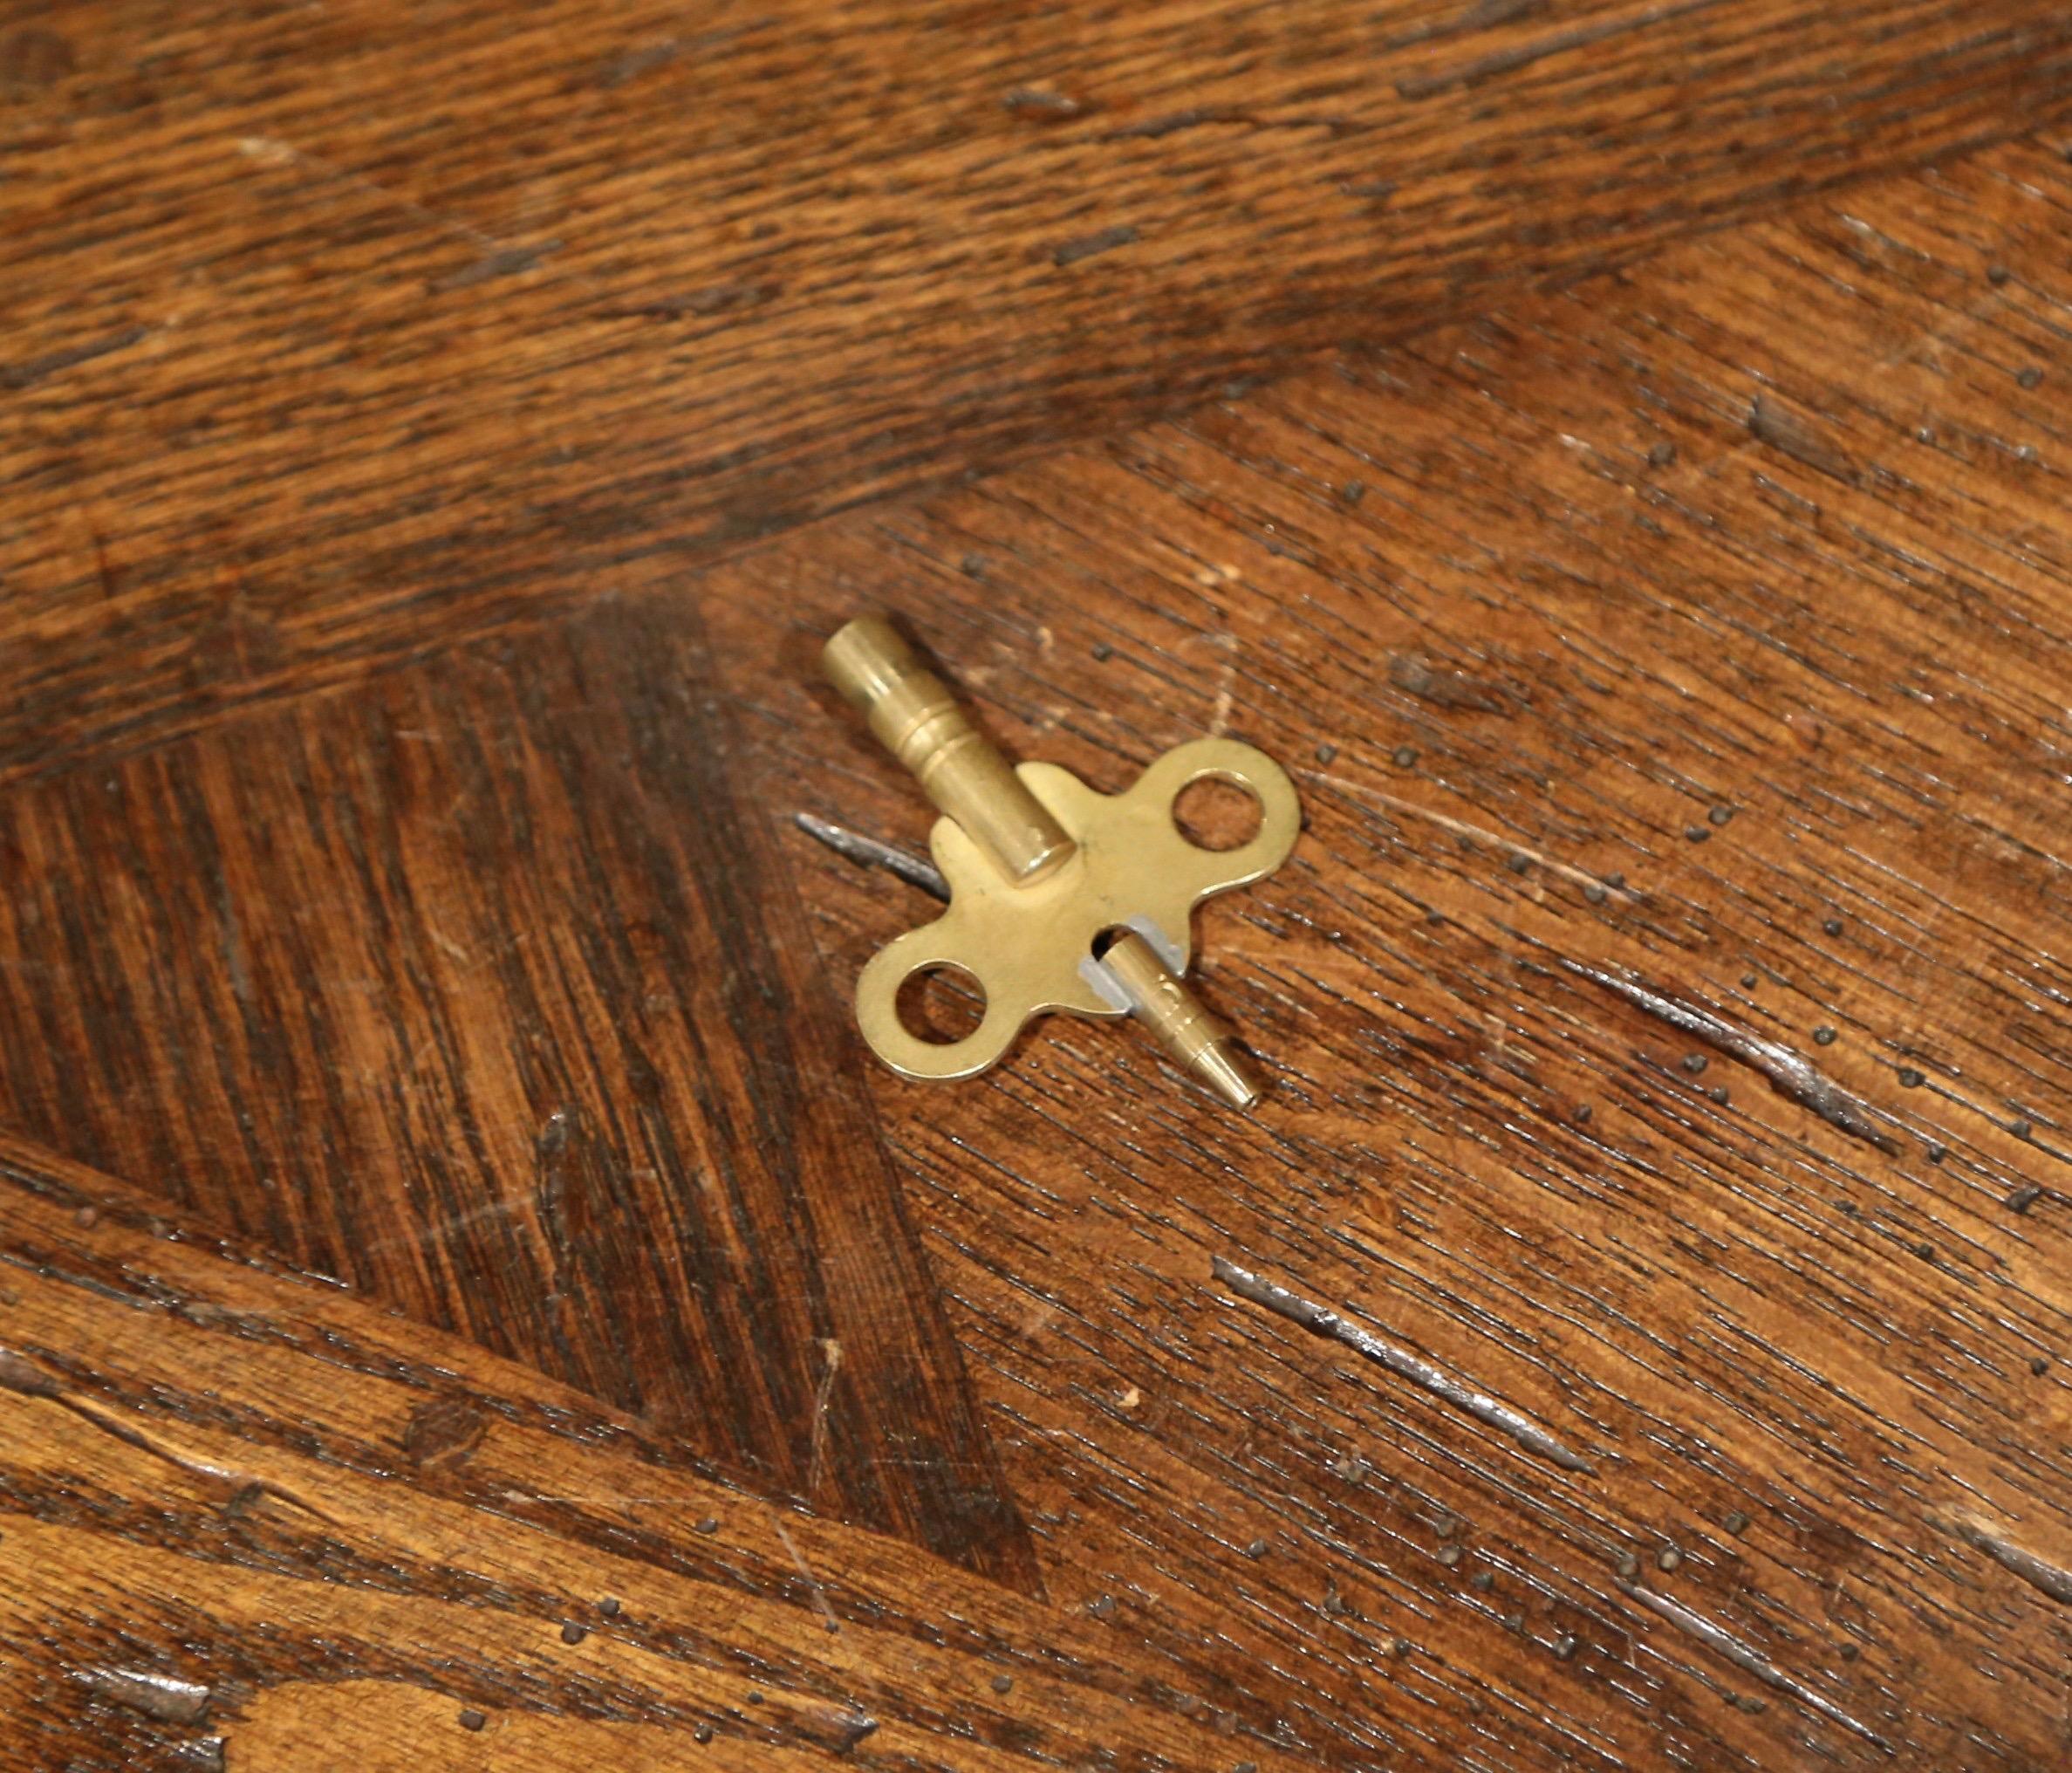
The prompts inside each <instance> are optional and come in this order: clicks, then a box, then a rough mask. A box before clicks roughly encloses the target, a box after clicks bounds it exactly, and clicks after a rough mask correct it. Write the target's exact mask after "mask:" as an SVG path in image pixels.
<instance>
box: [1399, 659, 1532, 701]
mask: <svg viewBox="0 0 2072 1773" xmlns="http://www.w3.org/2000/svg"><path fill="white" fill-rule="evenodd" d="M1389 681H1390V682H1391V683H1392V684H1394V685H1395V686H1396V688H1398V689H1400V690H1401V691H1403V693H1404V694H1405V695H1414V696H1416V697H1417V698H1418V700H1419V702H1430V703H1431V704H1432V705H1433V707H1434V708H1446V709H1474V710H1476V711H1477V712H1479V713H1482V714H1508V713H1509V712H1510V710H1509V709H1508V707H1507V706H1506V704H1505V702H1504V700H1503V698H1502V697H1501V695H1498V694H1497V693H1496V691H1495V690H1494V689H1492V688H1490V687H1489V686H1488V685H1487V683H1482V682H1480V681H1477V680H1476V679H1474V678H1473V677H1470V676H1469V675H1468V674H1467V673H1466V672H1465V671H1449V670H1444V669H1440V668H1439V667H1434V666H1433V663H1432V661H1430V660H1428V659H1422V658H1419V657H1418V656H1417V655H1416V654H1409V653H1399V654H1397V655H1396V656H1395V657H1394V658H1393V659H1392V660H1390V661H1389Z"/></svg>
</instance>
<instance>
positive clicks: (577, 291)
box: [0, 0, 2072, 773]
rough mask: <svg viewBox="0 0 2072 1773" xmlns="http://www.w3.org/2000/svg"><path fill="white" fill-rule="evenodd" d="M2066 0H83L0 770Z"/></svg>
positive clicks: (1538, 223)
mask: <svg viewBox="0 0 2072 1773" xmlns="http://www.w3.org/2000/svg"><path fill="white" fill-rule="evenodd" d="M2069 81H2072V18H2068V17H2067V16H2066V14H2065V12H2064V10H2063V9H2062V7H2056V6H2050V5H2042V4H2038V3H2036V0H1963V3H1958V0H1849V3H1843V4H1836V3H1831V0H1830V3H1821V4H1814V3H1809V0H1678V3H1669V4H1642V3H1636V0H1566V3H1536V0H1518V3H1512V0H1498V3H1494V4H1487V3H1485V4H1474V5H1470V4H1467V3H1464V0H1463V3H1457V4H1441V3H1434V0H1414V3H1412V0H1396V3H1393V4H1387V5H1379V6H1349V5H1344V4H1342V3H1339V0H1303V3H1298V4H1280V5H1275V6H1273V7H1270V8H1268V7H1256V6H1215V7H1207V8H1204V7H1201V6H1199V5H1196V4H1193V3H1191V0H1160V3H1157V4H1153V5H1148V6H1127V7H1117V6H1109V5H1099V6H1096V5H1073V6H1066V7H1062V8H1061V7H1057V6H1051V5H1044V6H1030V7H1014V6H1006V5H1000V6H992V7H987V8H980V9H972V8H963V9H944V8H932V9H917V8H915V7H913V6H912V5H909V4H906V3H904V0H901V3H892V0H845V3H841V4H833V5H831V4H828V3H825V0H799V3H787V4H776V5H767V6H766V5H761V4H756V5H749V4H746V3H735V0H728V3H725V4H721V5H717V6H712V7H708V8H705V9H703V10H699V11H697V12H695V13H694V14H690V15H687V14H686V12H685V10H683V9H682V8H681V7H680V6H663V5H660V4H657V3H654V0H641V3H638V4H635V5H632V6H622V7H613V8H612V9H609V10H607V11H606V12H605V14H603V15H599V13H598V10H597V9H596V8H594V7H591V6H587V5H584V4H581V3H579V0H550V3H545V4H538V5H533V6H529V7H527V8H525V9H523V10H522V11H521V12H520V13H519V14H518V15H517V16H516V17H513V15H512V13H511V11H510V9H509V8H505V7H482V6H448V7H441V8H434V9H426V8H405V7H402V6H400V5H399V4H397V3H395V0H345V3H339V4H330V5H325V6H322V7H308V6H302V5H297V4H288V3H284V0H282V3H262V4H258V5H243V4H239V5H222V4H204V5H202V6H199V7H197V6H194V5H182V6H179V7H161V6H157V5H144V4H136V5H128V6H119V5H113V4H102V5H97V6H92V7H87V8H83V9H66V10H64V11H62V12H56V13H52V14H51V15H50V16H49V17H47V18H44V19H40V20H38V21H33V22H24V23H22V24H17V25H15V26H14V27H13V28H11V29H9V30H7V31H5V33H4V35H0V95H3V96H0V105H4V106H5V108H4V109H0V153H3V154H4V155H5V160H6V170H7V181H6V184H5V187H4V189H3V190H0V203H4V205H5V206H6V214H5V222H6V225H7V229H8V235H9V239H10V276H9V280H8V287H7V290H6V291H5V295H4V300H5V302H6V323H7V332H6V341H5V344H4V346H3V347H0V351H3V355H0V395H3V396H4V399H3V400H0V489H4V492H5V496H6V502H7V512H6V519H5V521H6V526H7V527H6V530H5V531H0V577H3V578H4V580H5V583H6V585H7V587H8V600H7V606H6V611H5V615H4V618H3V619H0V620H3V625H0V659H3V660H4V661H5V667H4V668H5V674H4V676H3V677H0V688H4V689H5V691H6V694H5V695H4V696H3V697H0V770H5V771H7V772H10V773H18V772H21V771H24V770H38V769H44V768H48V767H51V766H52V765H53V764H56V763H60V762H62V761H63V760H65V759H66V758H68V757H75V756H79V755H80V754H82V753H84V752H86V751H90V750H104V749H106V748H109V747H111V746H113V747H122V746H129V745H134V744H136V743H140V741H141V740H143V739H145V738H147V737H148V736H151V735H154V734H161V733H164V732H166V731H168V730H171V729H183V728H188V727H192V726H194V725H196V724H199V723H202V722H207V721H209V720H210V719H211V718H213V717H215V715H218V714H220V713H222V711H224V710H226V709H236V708H240V707H243V706H246V705H248V704H250V703H251V702H254V701H256V700H261V699H265V698H269V697H275V696H279V695H286V694H292V693H294V692H296V691H298V690H302V689H306V688H311V687H312V686H315V685H321V684H337V683H339V682H343V681H350V680H352V678H354V677H356V676H357V675H359V674H361V673H362V672H364V670H365V669H366V667H367V666H368V665H369V664H370V663H371V662H378V661H393V660H395V659H397V658H399V657H403V656H407V655H409V654H412V653H413V652H414V651H418V650H421V649H422V648H424V647H427V645H429V644H432V643H434V642H435V641H439V640H448V639H450V638H452V637H454V636H455V635H457V634H461V633H470V632H480V631H482V630H483V629H485V628H488V627H492V626H499V625H502V624H504V623H507V622H509V621H510V620H514V619H516V618H518V617H522V616H525V615H529V614H534V613H538V612H540V611H541V610H542V609H543V608H550V607H556V606H561V607H565V606H567V605H568V604H569V603H571V601H573V600H575V599H578V598H580V597H582V596H585V595H594V594H598V593H608V592H612V591H614V590H617V589H619V588H621V587H622V586H624V585H626V583H627V582H628V579H629V577H637V575H636V574H633V572H632V570H631V568H630V567H629V563H630V562H633V561H638V560H639V559H640V558H646V557H652V556H653V555H656V554H658V553H662V554H668V555H672V556H674V557H675V558H678V559H679V560H683V559H696V558H709V557H710V556H711V555H713V554H714V553H715V551H721V550H723V549H725V548H728V547H729V546H735V545H738V544H740V543H741V542H742V540H744V539H745V538H749V537H756V536H758V535H762V534H766V533H768V532H769V531H774V530H780V529H783V528H784V527H785V526H787V525H789V524H793V523H796V522H797V521H798V520H800V519H801V518H803V517H810V516H813V515H815V514H817V513H824V512H827V511H829V510H835V509H837V508H839V507H841V506H843V505H845V504H849V503H854V502H856V501H858V500H860V499H865V498H870V497H873V496H881V495H882V494H884V493H885V492H886V491H888V490H890V489H897V488H900V487H905V486H912V485H913V484H915V483H921V482H926V481H930V480H940V479H943V478H947V477H949V476H955V475H957V474H960V473H961V472H963V471H965V470H967V469H974V468H988V467H992V466H995V465H997V464H998V463H1000V462H1002V460H1003V459H1005V458H1006V457H1008V456H1009V455H1014V454H1017V453H1021V452H1024V451H1026V450H1028V449H1030V448H1034V447H1036V446H1037V445H1039V444H1043V443H1047V442H1057V441H1058V440H1061V439H1064V438H1068V437H1070V436H1074V435H1084V434H1086V433H1087V432H1089V431H1090V430H1091V429H1093V428H1097V427H1103V426H1106V427H1112V426H1114V425H1116V424H1118V422H1120V421H1123V420H1125V419H1129V418H1132V417H1136V416H1142V415H1144V414H1147V413H1148V412H1150V411H1152V410H1153V409H1155V408H1158V407H1161V406H1164V407H1170V406H1171V405H1173V403H1175V402H1177V401H1180V400H1183V399H1186V398H1190V397H1197V396H1199V395H1200V394H1203V393H1205V392H1207V391H1208V390H1212V389H1214V388H1217V387H1220V386H1221V385H1223V384H1225V383H1227V382H1228V381H1230V380H1232V379H1234V378H1241V377H1248V376H1253V375H1256V374H1257V373H1260V372H1261V371H1262V370H1264V369H1269V368H1271V367H1274V366H1277V365H1283V364H1285V363H1286V362H1287V360H1288V359H1289V356H1290V354H1291V353H1295V352H1297V351H1300V350H1303V349H1306V348H1310V347H1314V346H1319V345H1323V344H1326V343H1335V342H1341V341H1344V340H1348V339H1385V338H1390V337H1393V336H1397V335H1398V334H1400V333H1401V332H1405V330H1408V329H1412V328H1414V327H1415V326H1417V325H1424V324H1429V322H1430V321H1431V320H1432V319H1433V317H1434V315H1435V314H1437V313H1440V312H1445V311H1461V310H1462V309H1463V308H1464V307H1465V306H1466V305H1468V304H1471V303H1474V302H1477V301H1486V300H1487V299H1488V298H1490V297H1491V296H1492V295H1493V294H1494V292H1496V291H1501V290H1505V289H1511V288H1515V287H1517V286H1518V285H1520V284H1523V283H1526V282H1529V281H1531V280H1533V279H1535V278H1546V277H1557V278H1558V277H1577V276H1581V275H1583V274H1586V273H1589V272H1590V271H1593V270H1601V269H1602V268H1604V266H1606V265H1608V264H1616V263H1617V262H1619V261H1621V260H1623V259H1624V258H1627V257H1631V256H1632V255H1633V254H1635V253H1636V252H1638V251H1640V250H1645V249H1646V248H1647V247H1649V246H1651V245H1653V244H1655V243H1659V242H1661V241H1662V240H1664V239H1665V238H1669V237H1672V236H1675V235H1677V234H1679V233H1682V232H1687V231H1689V230H1691V229H1708V228H1714V227H1718V226H1720V225H1721V224H1723V223H1725V222H1729V221H1731V220H1733V219H1734V218H1735V217H1736V216H1742V215H1746V214H1748V213H1751V212H1753V211H1754V210H1757V209H1761V208H1762V207H1764V206H1766V205H1768V204H1770V203H1774V202H1775V201H1776V200H1777V199H1778V198H1779V197H1780V196H1782V195H1788V194H1790V193H1793V192H1797V191H1804V190H1807V189H1809V188H1816V187H1818V186H1821V185H1823V184H1828V183H1832V182H1835V181H1843V180H1847V179H1850V178H1852V177H1857V176H1861V175H1863V174H1865V173H1866V172H1870V171H1874V170H1877V169H1878V168H1881V167H1882V166H1884V165H1885V164H1887V163H1889V162H1890V161H1892V160H1894V159H1895V158H1914V157H1925V156H1930V155H1933V154H1944V153H1947V152H1949V151H1951V150H1952V149H1954V148H1957V147H1962V146H1964V145H1966V144H1967V143H1975V142H1979V141H1982V140H1989V139H1993V138H1997V137H1999V136H2002V135H2005V134H2007V133H2011V132H2014V131H2016V130H2019V129H2021V128H2023V127H2033V126H2034V125H2035V124H2037V123H2039V122H2041V121H2043V120H2047V119H2048V118H2049V117H2051V116H2054V115H2058V114H2062V112H2063V110H2064V108H2065V106H2066V105H2067V104H2068V102H2072V99H2069V92H2068V83H2069Z"/></svg>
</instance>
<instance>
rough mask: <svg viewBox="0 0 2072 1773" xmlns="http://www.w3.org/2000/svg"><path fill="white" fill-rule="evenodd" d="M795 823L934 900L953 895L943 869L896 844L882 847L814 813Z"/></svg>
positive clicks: (837, 850) (794, 818)
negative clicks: (918, 889)
mask: <svg viewBox="0 0 2072 1773" xmlns="http://www.w3.org/2000/svg"><path fill="white" fill-rule="evenodd" d="M791 822H792V823H793V824H794V825H797V827H798V828H799V829H800V830H801V831H802V832H805V834H806V835H807V836H808V837H810V838H817V839H819V840H820V841H821V842H822V843H824V844H825V845H827V846H828V848H829V849H831V850H832V851H833V852H835V853H836V854H837V855H838V856H846V857H848V859H850V860H851V861H852V862H855V863H857V864H858V866H862V867H865V868H883V869H884V870H885V871H886V873H888V874H897V875H898V876H899V879H900V880H904V881H906V884H907V885H908V886H918V887H920V889H921V891H922V892H924V893H927V894H929V895H930V896H931V897H932V898H935V899H940V900H945V901H947V900H948V898H949V896H950V883H949V882H948V881H947V880H944V879H943V878H942V873H941V870H940V869H939V868H937V867H936V866H935V865H934V864H933V862H928V861H924V860H923V859H921V858H920V857H919V856H917V855H914V854H913V853H912V852H909V851H906V850H902V849H899V848H898V847H897V846H896V845H892V844H881V843H879V841H878V839H876V838H867V837H865V836H863V835H862V834H861V833H860V832H852V831H851V830H850V829H849V828H848V827H847V826H846V825H835V824H832V823H831V822H830V821H829V820H827V819H824V818H814V817H813V815H812V814H811V813H810V812H795V813H793V814H792V815H791Z"/></svg>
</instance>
